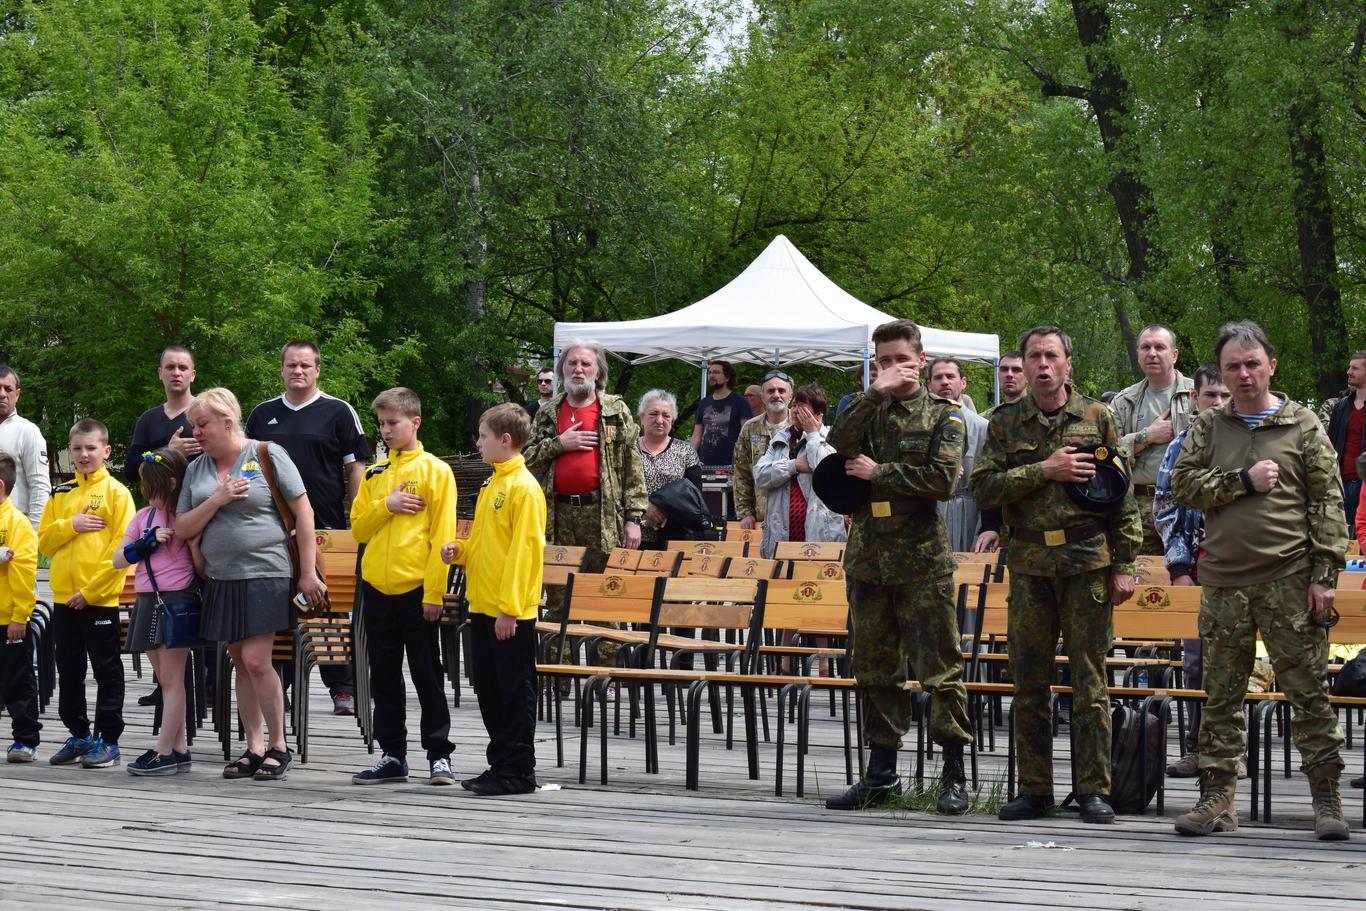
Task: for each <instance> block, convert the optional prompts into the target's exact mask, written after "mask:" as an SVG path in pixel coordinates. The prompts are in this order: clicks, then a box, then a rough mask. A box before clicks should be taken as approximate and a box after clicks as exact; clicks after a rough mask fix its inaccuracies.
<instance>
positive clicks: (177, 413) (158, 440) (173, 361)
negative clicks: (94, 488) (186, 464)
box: [123, 345, 201, 490]
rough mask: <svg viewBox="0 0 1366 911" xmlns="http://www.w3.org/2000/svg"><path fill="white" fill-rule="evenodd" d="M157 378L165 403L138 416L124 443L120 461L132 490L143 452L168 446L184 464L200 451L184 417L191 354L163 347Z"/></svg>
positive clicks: (191, 398) (190, 398) (191, 377)
mask: <svg viewBox="0 0 1366 911" xmlns="http://www.w3.org/2000/svg"><path fill="white" fill-rule="evenodd" d="M157 378H158V379H160V380H161V387H162V388H163V389H165V390H166V401H165V402H163V403H162V404H160V405H154V406H153V407H151V408H148V409H147V410H146V411H144V412H143V413H142V414H141V415H140V416H139V417H138V419H137V423H135V424H134V425H133V441H132V442H131V443H129V444H128V456H127V458H125V459H124V460H123V476H124V478H125V479H126V480H127V481H128V483H129V484H130V485H131V486H132V487H133V489H134V490H136V489H137V484H138V470H139V469H140V468H141V467H142V454H143V453H144V452H151V451H153V450H157V449H160V448H161V447H163V446H169V447H170V448H172V449H175V450H177V451H178V452H179V453H180V454H181V455H183V456H184V457H185V459H186V461H193V460H194V457H195V456H197V455H199V453H200V452H201V450H200V448H199V442H198V441H197V440H195V438H194V435H193V433H192V432H191V428H190V421H189V419H188V418H186V417H185V412H186V411H188V410H189V407H190V403H191V402H193V401H194V393H192V392H191V391H190V386H191V385H192V384H193V383H194V378H195V372H194V355H192V354H190V352H189V350H188V349H186V348H182V347H180V346H179V345H171V346H170V347H168V348H166V349H165V350H164V351H162V352H161V362H160V363H159V364H158V365H157Z"/></svg>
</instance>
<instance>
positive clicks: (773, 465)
mask: <svg viewBox="0 0 1366 911" xmlns="http://www.w3.org/2000/svg"><path fill="white" fill-rule="evenodd" d="M793 402H794V405H793V408H792V411H791V413H790V420H789V424H788V426H787V427H784V428H783V429H782V430H779V431H778V432H777V433H775V434H774V435H773V439H772V440H770V441H769V444H768V449H767V450H766V451H765V452H764V454H763V455H762V456H761V457H760V458H759V460H758V461H757V462H755V463H754V488H755V491H756V492H757V493H759V494H762V495H763V496H765V497H766V498H767V500H766V504H765V509H764V533H763V538H762V539H761V543H760V551H761V552H762V554H763V556H764V557H765V558H767V559H772V558H773V553H774V551H776V550H777V549H778V542H779V541H843V540H845V539H846V538H847V536H848V532H847V531H846V529H845V525H844V516H842V515H840V514H839V513H837V512H831V511H830V510H829V509H828V508H827V507H826V505H825V504H824V503H822V502H821V500H820V498H819V497H817V496H816V495H815V494H814V493H813V492H812V490H811V475H812V473H813V472H814V471H815V470H816V466H817V465H819V464H820V463H821V459H823V458H825V457H826V456H827V455H830V454H831V453H833V452H834V451H835V450H834V448H833V447H832V446H831V445H830V444H829V443H827V442H826V439H825V438H826V436H827V435H828V434H829V433H830V428H829V427H826V426H825V410H826V408H827V406H828V400H827V398H826V394H825V390H824V389H822V388H821V387H820V386H819V385H818V384H816V383H808V384H807V385H805V386H802V387H801V388H800V389H798V390H797V393H796V396H795V397H794V399H793Z"/></svg>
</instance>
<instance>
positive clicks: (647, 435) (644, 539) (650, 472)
mask: <svg viewBox="0 0 1366 911" xmlns="http://www.w3.org/2000/svg"><path fill="white" fill-rule="evenodd" d="M637 413H638V415H639V416H640V440H639V442H638V443H637V445H638V446H639V448H640V460H641V465H642V467H643V468H644V472H645V492H646V494H647V495H650V494H655V493H657V492H658V491H660V490H661V489H663V488H664V487H665V486H667V485H668V484H671V483H673V482H674V481H682V480H688V481H691V482H692V483H693V484H695V485H696V486H697V490H698V491H699V492H701V490H702V463H701V462H700V461H699V460H698V457H697V450H695V449H693V448H692V446H691V445H690V444H689V443H688V442H687V441H686V440H679V439H675V438H674V437H673V436H671V434H672V433H673V429H674V421H675V420H676V419H677V418H678V400H677V399H675V398H674V396H673V393H671V392H665V391H664V390H663V389H651V390H650V391H649V392H647V393H645V394H644V395H643V396H641V397H640V407H639V409H638V410H637ZM667 522H668V515H667V513H665V511H664V510H662V509H660V507H659V506H658V505H656V504H654V503H651V504H650V506H649V507H648V508H647V509H646V510H645V518H644V521H643V522H642V523H641V536H640V540H641V547H645V548H649V549H652V550H658V549H660V548H662V547H663V546H664V542H665V541H666V540H667V536H666V535H664V534H661V531H660V530H661V528H662V527H663V526H664V525H665V524H666V523H667Z"/></svg>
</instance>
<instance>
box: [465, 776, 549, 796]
mask: <svg viewBox="0 0 1366 911" xmlns="http://www.w3.org/2000/svg"><path fill="white" fill-rule="evenodd" d="M462 784H463V782H462ZM468 790H469V791H472V792H473V793H475V794H478V795H479V796H480V797H502V796H504V795H507V794H530V793H532V792H533V791H535V790H536V776H535V775H490V776H489V777H488V778H486V779H485V780H484V781H480V780H479V779H477V778H476V779H474V780H473V781H471V782H470V784H469V788H468Z"/></svg>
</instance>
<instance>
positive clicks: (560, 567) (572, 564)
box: [541, 544, 588, 585]
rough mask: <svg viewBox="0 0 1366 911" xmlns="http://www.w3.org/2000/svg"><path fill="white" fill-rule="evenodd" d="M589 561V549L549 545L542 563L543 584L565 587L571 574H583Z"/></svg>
mask: <svg viewBox="0 0 1366 911" xmlns="http://www.w3.org/2000/svg"><path fill="white" fill-rule="evenodd" d="M587 560H588V548H586V547H568V546H566V545H563V544H547V545H546V548H545V556H544V557H543V558H542V561H541V573H542V576H543V584H545V585H564V584H565V582H567V581H568V580H569V574H570V573H578V572H583V569H584V563H586V562H587Z"/></svg>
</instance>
